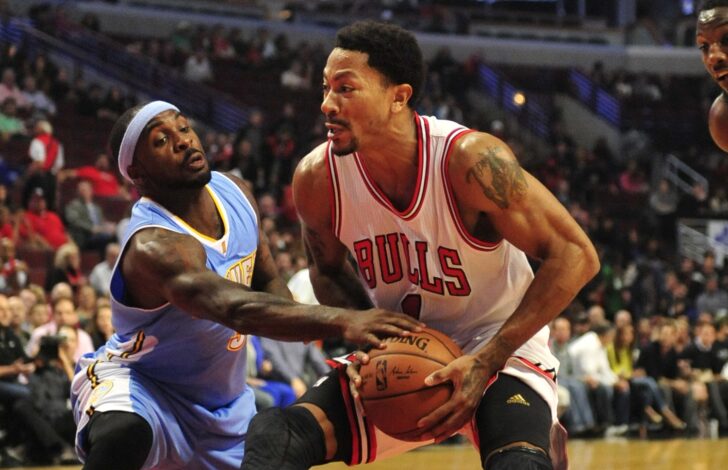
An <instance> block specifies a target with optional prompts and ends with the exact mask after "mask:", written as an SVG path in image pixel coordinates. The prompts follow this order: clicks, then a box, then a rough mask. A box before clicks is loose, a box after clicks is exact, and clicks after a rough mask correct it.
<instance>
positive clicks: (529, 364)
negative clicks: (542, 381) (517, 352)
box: [512, 356, 556, 382]
mask: <svg viewBox="0 0 728 470" xmlns="http://www.w3.org/2000/svg"><path fill="white" fill-rule="evenodd" d="M512 357H513V359H518V360H519V361H521V362H522V363H523V364H524V365H525V366H526V367H528V368H529V369H532V370H533V371H535V372H538V373H539V374H541V375H543V376H544V377H546V378H547V379H549V380H550V381H552V382H555V381H556V380H555V378H556V377H555V374H554V373H550V372H547V371H545V370H543V369H541V368H540V367H539V366H537V365H536V364H534V363H533V362H531V361H529V360H528V359H526V358H523V357H521V356H512Z"/></svg>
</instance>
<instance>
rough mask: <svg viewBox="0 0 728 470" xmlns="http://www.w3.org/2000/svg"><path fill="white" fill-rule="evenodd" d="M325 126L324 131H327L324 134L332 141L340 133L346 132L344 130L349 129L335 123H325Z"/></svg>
mask: <svg viewBox="0 0 728 470" xmlns="http://www.w3.org/2000/svg"><path fill="white" fill-rule="evenodd" d="M325 126H326V129H328V133H327V134H326V136H327V137H328V138H329V139H334V138H336V137H337V136H338V135H339V134H340V133H342V132H344V131H346V130H348V129H349V128H348V127H347V126H345V125H343V124H336V123H333V122H326V124H325Z"/></svg>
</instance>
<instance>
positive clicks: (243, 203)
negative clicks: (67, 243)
mask: <svg viewBox="0 0 728 470" xmlns="http://www.w3.org/2000/svg"><path fill="white" fill-rule="evenodd" d="M206 189H207V190H208V191H209V193H210V195H211V196H212V198H213V200H214V201H215V206H216V207H217V211H218V213H219V215H220V217H221V219H222V222H223V226H224V234H223V236H222V237H221V238H220V239H218V240H214V239H212V238H210V237H207V236H205V235H203V234H201V233H198V232H197V231H196V230H195V229H193V228H192V227H190V226H189V225H187V224H186V223H185V222H184V221H183V220H181V219H180V218H179V217H176V216H175V215H173V214H171V213H170V212H169V211H167V210H166V209H164V208H163V207H161V206H160V205H158V204H156V203H155V202H154V201H152V200H150V199H145V198H142V199H141V200H139V201H138V202H137V203H136V204H135V205H134V208H133V211H132V216H131V220H130V222H129V227H128V228H127V232H126V234H125V236H124V240H122V253H123V252H124V251H123V250H124V248H125V245H126V243H127V242H128V240H129V239H130V238H131V237H132V236H133V235H134V234H135V233H136V232H138V231H139V230H142V229H145V228H149V227H161V228H164V229H167V230H171V231H174V232H178V233H183V234H188V235H190V236H193V237H195V238H196V239H197V240H198V241H199V242H200V243H201V244H202V246H203V247H204V248H205V253H206V254H207V267H208V268H209V269H210V270H212V271H215V272H216V273H217V274H219V275H220V276H223V277H225V278H227V279H229V280H231V281H234V282H238V283H241V284H244V285H246V286H250V283H251V280H252V275H253V266H254V263H255V253H256V248H257V246H258V224H257V218H256V215H255V212H254V210H253V207H252V206H251V204H250V202H249V201H248V199H247V198H246V197H245V195H244V194H243V193H242V191H241V190H240V189H239V188H238V186H237V185H236V184H235V183H234V182H233V181H231V180H230V179H228V178H227V177H226V176H224V175H222V174H220V173H216V172H213V173H212V179H211V181H210V183H209V184H208V185H207V187H206ZM160 287H161V286H160ZM125 298H126V292H125V282H124V277H123V275H122V270H121V264H120V263H119V262H118V261H117V264H116V266H115V267H114V271H113V274H112V280H111V308H112V322H113V324H114V328H115V330H116V333H115V334H114V336H113V337H112V338H111V339H110V340H109V341H108V342H107V343H106V345H104V346H102V347H101V348H99V350H98V351H96V352H95V353H93V354H88V355H85V356H84V357H82V358H81V359H80V361H79V363H78V365H77V373H76V376H75V377H74V379H73V383H72V385H71V398H72V402H73V411H74V418H75V420H76V424H77V435H76V449H77V452H78V454H79V456H80V457H81V459H82V460H83V459H84V458H85V446H86V434H85V433H86V425H87V424H88V422H89V420H90V417H91V416H92V415H93V414H94V413H96V412H99V413H104V412H108V411H125V412H132V413H136V414H138V415H140V416H142V417H143V418H144V419H145V420H146V421H147V422H148V423H149V425H150V426H151V428H152V434H153V443H152V449H151V451H150V453H149V456H148V457H147V461H146V462H145V464H144V467H143V468H145V469H147V468H154V469H156V470H160V469H164V470H166V469H180V468H184V469H192V468H194V469H209V470H222V469H230V470H234V469H237V468H239V467H240V462H241V461H242V458H243V445H244V439H245V434H246V432H247V428H248V423H249V422H250V420H251V419H252V417H253V415H254V414H255V398H254V395H253V392H252V390H251V389H249V388H247V387H246V385H245V378H246V370H245V369H246V367H245V364H246V357H245V355H246V353H245V350H246V348H245V336H243V335H240V334H238V333H236V332H235V331H233V330H231V329H230V328H227V327H225V326H222V325H220V324H217V323H214V322H211V321H208V320H202V319H198V318H194V317H192V316H191V315H189V314H188V313H185V312H184V311H182V310H180V309H179V308H177V307H175V306H173V305H170V304H166V305H162V306H161V307H159V308H156V309H152V310H143V309H139V308H135V307H131V306H129V305H126V304H125V303H124V302H125Z"/></svg>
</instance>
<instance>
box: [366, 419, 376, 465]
mask: <svg viewBox="0 0 728 470" xmlns="http://www.w3.org/2000/svg"><path fill="white" fill-rule="evenodd" d="M364 426H365V427H366V430H367V431H366V432H367V461H366V462H365V463H372V462H374V460H376V458H377V433H376V432H375V431H374V423H372V421H371V420H370V419H367V417H366V416H365V417H364Z"/></svg>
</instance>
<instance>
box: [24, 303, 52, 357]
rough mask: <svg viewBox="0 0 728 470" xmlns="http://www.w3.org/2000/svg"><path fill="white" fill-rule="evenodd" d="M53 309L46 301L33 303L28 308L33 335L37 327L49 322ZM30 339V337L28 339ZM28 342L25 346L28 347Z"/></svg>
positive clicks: (29, 323)
mask: <svg viewBox="0 0 728 470" xmlns="http://www.w3.org/2000/svg"><path fill="white" fill-rule="evenodd" d="M50 313H51V309H50V308H49V307H48V304H47V303H45V301H39V302H37V303H35V304H33V305H32V306H31V307H30V309H29V310H28V328H29V329H30V333H31V335H32V334H33V331H35V329H36V328H38V327H39V326H41V325H45V324H46V323H48V321H49V318H50ZM28 341H30V339H28ZM27 346H28V345H27V343H26V345H25V348H26V349H27Z"/></svg>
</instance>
